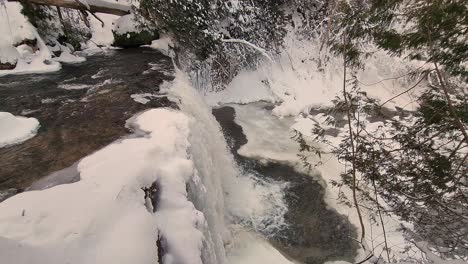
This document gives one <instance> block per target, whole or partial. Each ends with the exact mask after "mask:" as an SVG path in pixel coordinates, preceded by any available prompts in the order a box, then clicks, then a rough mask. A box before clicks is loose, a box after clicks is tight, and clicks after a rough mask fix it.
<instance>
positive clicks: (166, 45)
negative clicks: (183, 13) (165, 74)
mask: <svg viewBox="0 0 468 264" xmlns="http://www.w3.org/2000/svg"><path fill="white" fill-rule="evenodd" d="M150 47H151V48H153V49H157V50H159V51H161V52H162V53H163V54H164V55H166V56H169V57H171V58H173V57H174V56H175V54H174V51H173V50H172V47H174V44H173V43H172V39H171V38H170V37H168V36H165V35H161V36H160V37H159V39H156V40H153V41H152V42H151V45H150Z"/></svg>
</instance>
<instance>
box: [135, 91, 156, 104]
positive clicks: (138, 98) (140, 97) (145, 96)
mask: <svg viewBox="0 0 468 264" xmlns="http://www.w3.org/2000/svg"><path fill="white" fill-rule="evenodd" d="M130 97H131V98H132V99H133V101H135V102H137V103H140V104H147V103H149V102H150V101H151V99H153V98H157V97H160V96H158V95H157V94H151V93H139V94H132V95H130Z"/></svg>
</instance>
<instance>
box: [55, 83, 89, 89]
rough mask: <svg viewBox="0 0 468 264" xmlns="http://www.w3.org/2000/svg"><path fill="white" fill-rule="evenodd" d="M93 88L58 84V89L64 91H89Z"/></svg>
mask: <svg viewBox="0 0 468 264" xmlns="http://www.w3.org/2000/svg"><path fill="white" fill-rule="evenodd" d="M91 87H93V86H92V85H88V84H59V85H58V88H61V89H65V90H81V89H89V88H91Z"/></svg>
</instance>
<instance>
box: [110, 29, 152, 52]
mask: <svg viewBox="0 0 468 264" xmlns="http://www.w3.org/2000/svg"><path fill="white" fill-rule="evenodd" d="M112 33H113V34H114V44H113V46H116V47H121V48H136V47H139V46H142V45H149V44H151V42H152V41H153V40H155V39H158V38H159V34H158V33H157V32H150V31H147V30H143V31H141V32H127V33H124V34H118V33H117V32H115V31H113V32H112Z"/></svg>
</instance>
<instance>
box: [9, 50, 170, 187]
mask: <svg viewBox="0 0 468 264" xmlns="http://www.w3.org/2000/svg"><path fill="white" fill-rule="evenodd" d="M110 53H112V54H110ZM150 63H155V64H157V65H158V70H152V66H151V65H149V64H150ZM172 72H173V66H172V63H171V60H170V58H168V57H166V56H164V55H162V54H161V53H159V52H157V51H154V50H150V49H131V50H117V51H112V52H106V54H100V55H96V56H91V57H88V60H87V61H86V62H84V63H82V64H73V65H66V64H64V65H63V68H62V70H61V71H59V72H55V73H47V74H31V75H18V76H13V75H12V76H5V77H0V111H6V112H11V113H12V114H14V115H23V116H27V117H34V118H37V119H38V120H39V122H40V124H41V127H40V129H39V131H38V134H37V135H36V136H35V137H33V138H32V139H30V140H27V141H25V142H23V143H22V144H18V145H13V146H9V147H5V148H0V168H2V169H0V191H1V190H7V189H10V188H15V189H25V188H27V187H28V186H30V185H31V183H33V182H34V181H36V180H37V179H40V178H42V177H44V176H47V175H49V174H51V173H53V172H56V171H59V170H62V169H64V168H68V167H70V166H71V165H73V164H74V163H76V162H77V161H79V160H80V159H81V158H83V157H85V156H87V155H89V154H91V153H93V152H95V151H96V150H98V149H100V148H102V147H104V146H106V145H108V144H109V143H111V142H113V141H115V140H117V139H119V138H121V137H122V136H126V135H128V134H129V132H130V130H129V129H128V128H126V127H125V125H126V121H127V119H129V118H130V117H132V116H133V115H135V114H136V113H138V112H141V111H144V110H145V109H149V108H155V107H177V106H176V105H175V104H174V103H172V102H171V101H169V100H168V99H167V98H166V97H164V96H162V97H158V98H152V100H151V101H149V102H148V103H147V104H140V103H137V102H135V101H134V100H133V99H132V98H131V95H132V94H135V93H151V94H158V93H159V86H160V85H161V84H162V83H163V82H164V81H170V80H172V79H173V76H172ZM67 85H71V86H72V87H73V85H75V86H76V85H84V86H86V88H84V89H74V90H73V89H71V90H67V89H63V88H60V87H64V86H65V87H66V86H67Z"/></svg>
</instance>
